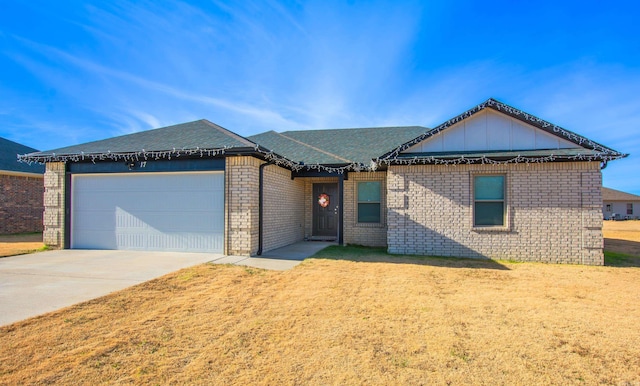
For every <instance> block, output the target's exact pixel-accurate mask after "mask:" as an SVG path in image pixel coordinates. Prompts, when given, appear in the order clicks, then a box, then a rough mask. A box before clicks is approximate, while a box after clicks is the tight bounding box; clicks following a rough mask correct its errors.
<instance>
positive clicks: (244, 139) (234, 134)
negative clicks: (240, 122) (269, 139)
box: [196, 119, 257, 147]
mask: <svg viewBox="0 0 640 386" xmlns="http://www.w3.org/2000/svg"><path fill="white" fill-rule="evenodd" d="M200 120H201V121H202V122H204V123H206V124H207V125H209V126H212V127H213V128H214V129H216V130H218V131H219V132H221V133H223V134H226V135H228V136H230V137H233V138H234V139H236V140H238V141H240V142H245V143H247V142H248V143H247V145H249V146H250V147H255V146H256V145H257V144H256V143H255V142H253V141H251V140H250V139H248V138H246V137H243V136H241V135H240V134H236V133H234V132H233V131H231V130H229V129H225V128H224V127H222V126H220V125H218V124H217V123H213V122H211V121H209V120H208V119H200ZM196 122H197V121H196Z"/></svg>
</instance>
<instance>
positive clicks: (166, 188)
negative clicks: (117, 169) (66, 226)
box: [71, 172, 224, 253]
mask: <svg viewBox="0 0 640 386" xmlns="http://www.w3.org/2000/svg"><path fill="white" fill-rule="evenodd" d="M72 190H73V193H72V197H71V207H72V211H71V248H81V249H128V250H148V251H186V252H219V253H221V252H222V251H223V240H224V172H202V173H200V172H198V173H131V174H99V175H98V174H90V175H86V174H85V175H74V176H73V181H72Z"/></svg>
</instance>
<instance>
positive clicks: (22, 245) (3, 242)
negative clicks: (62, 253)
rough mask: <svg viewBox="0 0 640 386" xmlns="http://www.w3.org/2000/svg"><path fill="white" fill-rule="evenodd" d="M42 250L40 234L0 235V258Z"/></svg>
mask: <svg viewBox="0 0 640 386" xmlns="http://www.w3.org/2000/svg"><path fill="white" fill-rule="evenodd" d="M42 248H44V244H43V243H42V233H27V234H19V235H0V257H4V256H13V255H22V254H24V253H31V252H34V251H37V250H41V249H42Z"/></svg>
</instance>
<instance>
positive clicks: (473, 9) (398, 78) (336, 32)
mask: <svg viewBox="0 0 640 386" xmlns="http://www.w3.org/2000/svg"><path fill="white" fill-rule="evenodd" d="M637 4H640V3H637V2H635V1H618V2H605V1H588V0H587V1H579V2H578V1H575V2H574V1H557V0H556V1H553V2H551V1H538V2H520V1H500V0H496V1H490V2H487V1H375V0H374V1H362V2H359V1H345V2H337V1H330V0H329V1H300V2H297V1H290V2H279V1H276V0H266V1H255V2H254V1H242V2H238V3H237V4H229V2H225V1H215V0H213V1H192V2H178V1H136V2H130V1H117V0H116V1H94V2H87V1H74V0H65V1H55V2H52V1H38V0H35V1H29V2H23V1H12V0H0V9H1V11H0V136H2V137H5V138H7V139H10V140H13V141H16V142H20V143H23V144H25V145H28V146H32V147H35V148H38V149H41V150H46V149H52V148H56V147H62V146H68V145H73V144H78V143H82V142H87V141H92V140H97V139H103V138H108V137H111V136H115V135H122V134H128V133H132V132H136V131H141V130H147V129H151V128H157V127H162V126H166V125H171V124H175V123H182V122H187V121H191V120H196V119H201V118H206V119H208V120H210V121H212V122H215V123H217V124H219V125H221V126H223V127H226V128H228V129H230V130H232V131H235V132H237V133H239V134H241V135H251V134H256V133H259V132H262V131H266V130H276V131H285V130H301V129H324V128H345V127H370V126H401V125H422V126H427V127H434V126H436V125H438V124H440V123H442V122H443V121H445V120H447V119H449V118H451V117H453V116H455V115H457V114H459V113H461V112H463V111H464V110H467V109H469V108H471V107H473V106H475V105H476V104H478V103H480V102H482V101H484V100H486V99H487V98H489V97H493V98H496V99H498V100H500V101H502V102H505V103H507V104H510V105H512V106H514V107H517V108H520V109H522V110H524V111H527V112H529V113H531V114H534V115H537V116H539V117H540V118H543V119H546V120H548V121H551V122H553V123H555V124H557V125H560V126H562V127H564V128H566V129H569V130H572V131H575V132H577V133H579V134H582V135H584V136H586V137H588V138H590V139H593V140H595V141H597V142H600V143H602V144H604V145H606V146H609V147H612V148H614V149H616V150H618V151H622V152H625V153H631V156H630V157H628V158H627V159H624V160H620V161H614V162H611V163H610V164H609V166H608V167H607V168H606V169H605V170H604V172H603V176H604V185H605V186H608V187H612V188H614V189H620V190H624V191H628V192H631V193H635V194H640V178H639V174H640V173H639V172H638V170H640V161H639V160H640V158H638V157H639V156H640V153H638V151H637V149H640V95H639V94H640V29H638V28H637V20H638V17H639V16H640V5H637Z"/></svg>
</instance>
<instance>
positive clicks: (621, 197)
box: [602, 187, 640, 220]
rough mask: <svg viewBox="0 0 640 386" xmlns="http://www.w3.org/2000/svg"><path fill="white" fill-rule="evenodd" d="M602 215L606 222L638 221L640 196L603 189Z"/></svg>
mask: <svg viewBox="0 0 640 386" xmlns="http://www.w3.org/2000/svg"><path fill="white" fill-rule="evenodd" d="M602 215H603V217H604V219H605V220H637V219H638V218H640V196H636V195H635V194H631V193H625V192H621V191H619V190H615V189H610V188H605V187H603V188H602Z"/></svg>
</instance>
